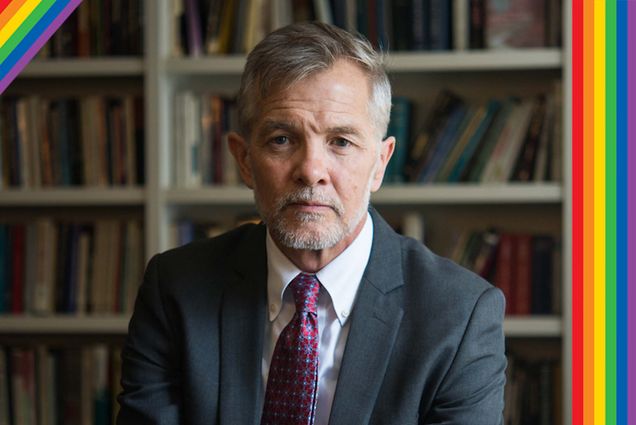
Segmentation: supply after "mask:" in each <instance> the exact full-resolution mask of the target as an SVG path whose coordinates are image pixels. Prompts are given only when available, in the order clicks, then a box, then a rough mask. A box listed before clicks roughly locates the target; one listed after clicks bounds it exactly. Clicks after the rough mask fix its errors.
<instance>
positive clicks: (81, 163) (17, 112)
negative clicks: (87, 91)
mask: <svg viewBox="0 0 636 425" xmlns="http://www.w3.org/2000/svg"><path fill="white" fill-rule="evenodd" d="M143 108H144V107H143V100H142V98H141V97H138V96H132V95H125V96H96V95H92V96H84V97H68V98H47V97H43V96H39V95H31V96H19V97H7V98H3V99H2V100H1V101H0V127H1V128H2V131H1V133H0V189H2V188H20V189H31V188H39V187H52V186H58V187H59V186H63V187H65V186H80V185H83V186H91V187H93V186H130V185H140V184H143V182H144V111H143Z"/></svg>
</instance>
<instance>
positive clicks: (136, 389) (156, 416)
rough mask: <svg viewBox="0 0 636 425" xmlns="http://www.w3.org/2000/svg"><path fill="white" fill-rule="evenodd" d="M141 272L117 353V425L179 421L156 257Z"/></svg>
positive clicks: (175, 365)
mask: <svg viewBox="0 0 636 425" xmlns="http://www.w3.org/2000/svg"><path fill="white" fill-rule="evenodd" d="M160 258H161V257H160V256H155V257H154V258H153V259H152V260H151V261H150V262H149V264H148V267H147V268H146V272H145V276H144V280H143V283H142V285H141V287H140V289H139V294H138V296H137V300H136V302H135V312H134V314H133V317H132V319H131V321H130V325H129V328H128V336H127V339H126V343H125V345H124V349H123V351H122V378H121V384H122V388H123V391H122V393H121V394H120V395H119V397H118V401H119V405H120V411H119V414H118V417H117V424H118V425H133V424H134V425H144V424H164V425H176V424H179V423H180V420H181V419H180V416H181V412H180V410H181V401H180V397H179V393H180V391H179V386H180V376H181V374H180V370H179V365H180V362H179V360H178V358H177V356H178V353H177V352H176V348H175V347H177V346H178V344H177V341H176V339H175V338H176V332H175V331H174V329H173V328H172V327H171V321H170V320H169V317H168V314H167V312H166V309H165V299H164V295H162V293H161V290H160V273H159V270H158V269H159V259H160Z"/></svg>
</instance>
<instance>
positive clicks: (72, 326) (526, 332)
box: [0, 315, 562, 337]
mask: <svg viewBox="0 0 636 425" xmlns="http://www.w3.org/2000/svg"><path fill="white" fill-rule="evenodd" d="M129 320H130V318H129V317H128V316H121V315H109V316H50V317H36V316H27V315H20V316H10V315H9V316H7V315H5V316H0V334H82V333H85V334H114V335H125V334H126V332H128V322H129ZM561 328H562V321H561V318H560V317H556V316H539V317H532V316H520V317H514V316H513V317H507V318H506V320H505V322H504V332H505V334H506V336H508V337H560V336H561V334H562V332H561Z"/></svg>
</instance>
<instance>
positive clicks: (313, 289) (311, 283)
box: [291, 273, 320, 314]
mask: <svg viewBox="0 0 636 425" xmlns="http://www.w3.org/2000/svg"><path fill="white" fill-rule="evenodd" d="M291 289H292V294H293V295H294V302H295V303H296V311H305V312H309V313H314V314H316V312H317V311H318V308H317V305H318V291H319V290H320V282H319V281H318V278H317V277H316V275H314V274H307V273H300V274H299V275H298V276H296V277H295V278H294V280H292V282H291Z"/></svg>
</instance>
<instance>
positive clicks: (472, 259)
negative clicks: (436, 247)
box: [451, 229, 562, 315]
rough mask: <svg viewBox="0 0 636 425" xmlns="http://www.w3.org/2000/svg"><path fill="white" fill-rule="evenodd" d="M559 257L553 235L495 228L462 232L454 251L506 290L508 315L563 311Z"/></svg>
mask: <svg viewBox="0 0 636 425" xmlns="http://www.w3.org/2000/svg"><path fill="white" fill-rule="evenodd" d="M560 257H561V246H560V243H559V240H558V239H557V238H555V237H553V236H550V235H541V234H528V233H509V232H499V231H497V230H494V229H491V230H486V231H469V232H463V233H461V234H460V236H459V238H458V239H457V243H456V244H455V248H454V250H453V253H452V254H451V259H453V260H454V261H455V262H457V263H458V264H461V265H462V266H464V267H466V268H468V269H471V270H473V271H474V272H475V273H477V274H479V275H480V276H482V277H484V278H485V279H487V280H488V281H490V282H492V283H493V284H494V285H495V286H497V287H498V288H500V289H501V290H502V291H503V293H504V295H505V297H506V314H509V315H515V314H517V315H527V314H559V313H560V312H561V298H562V297H561V277H560V274H561V267H560V264H561V258H560Z"/></svg>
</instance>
